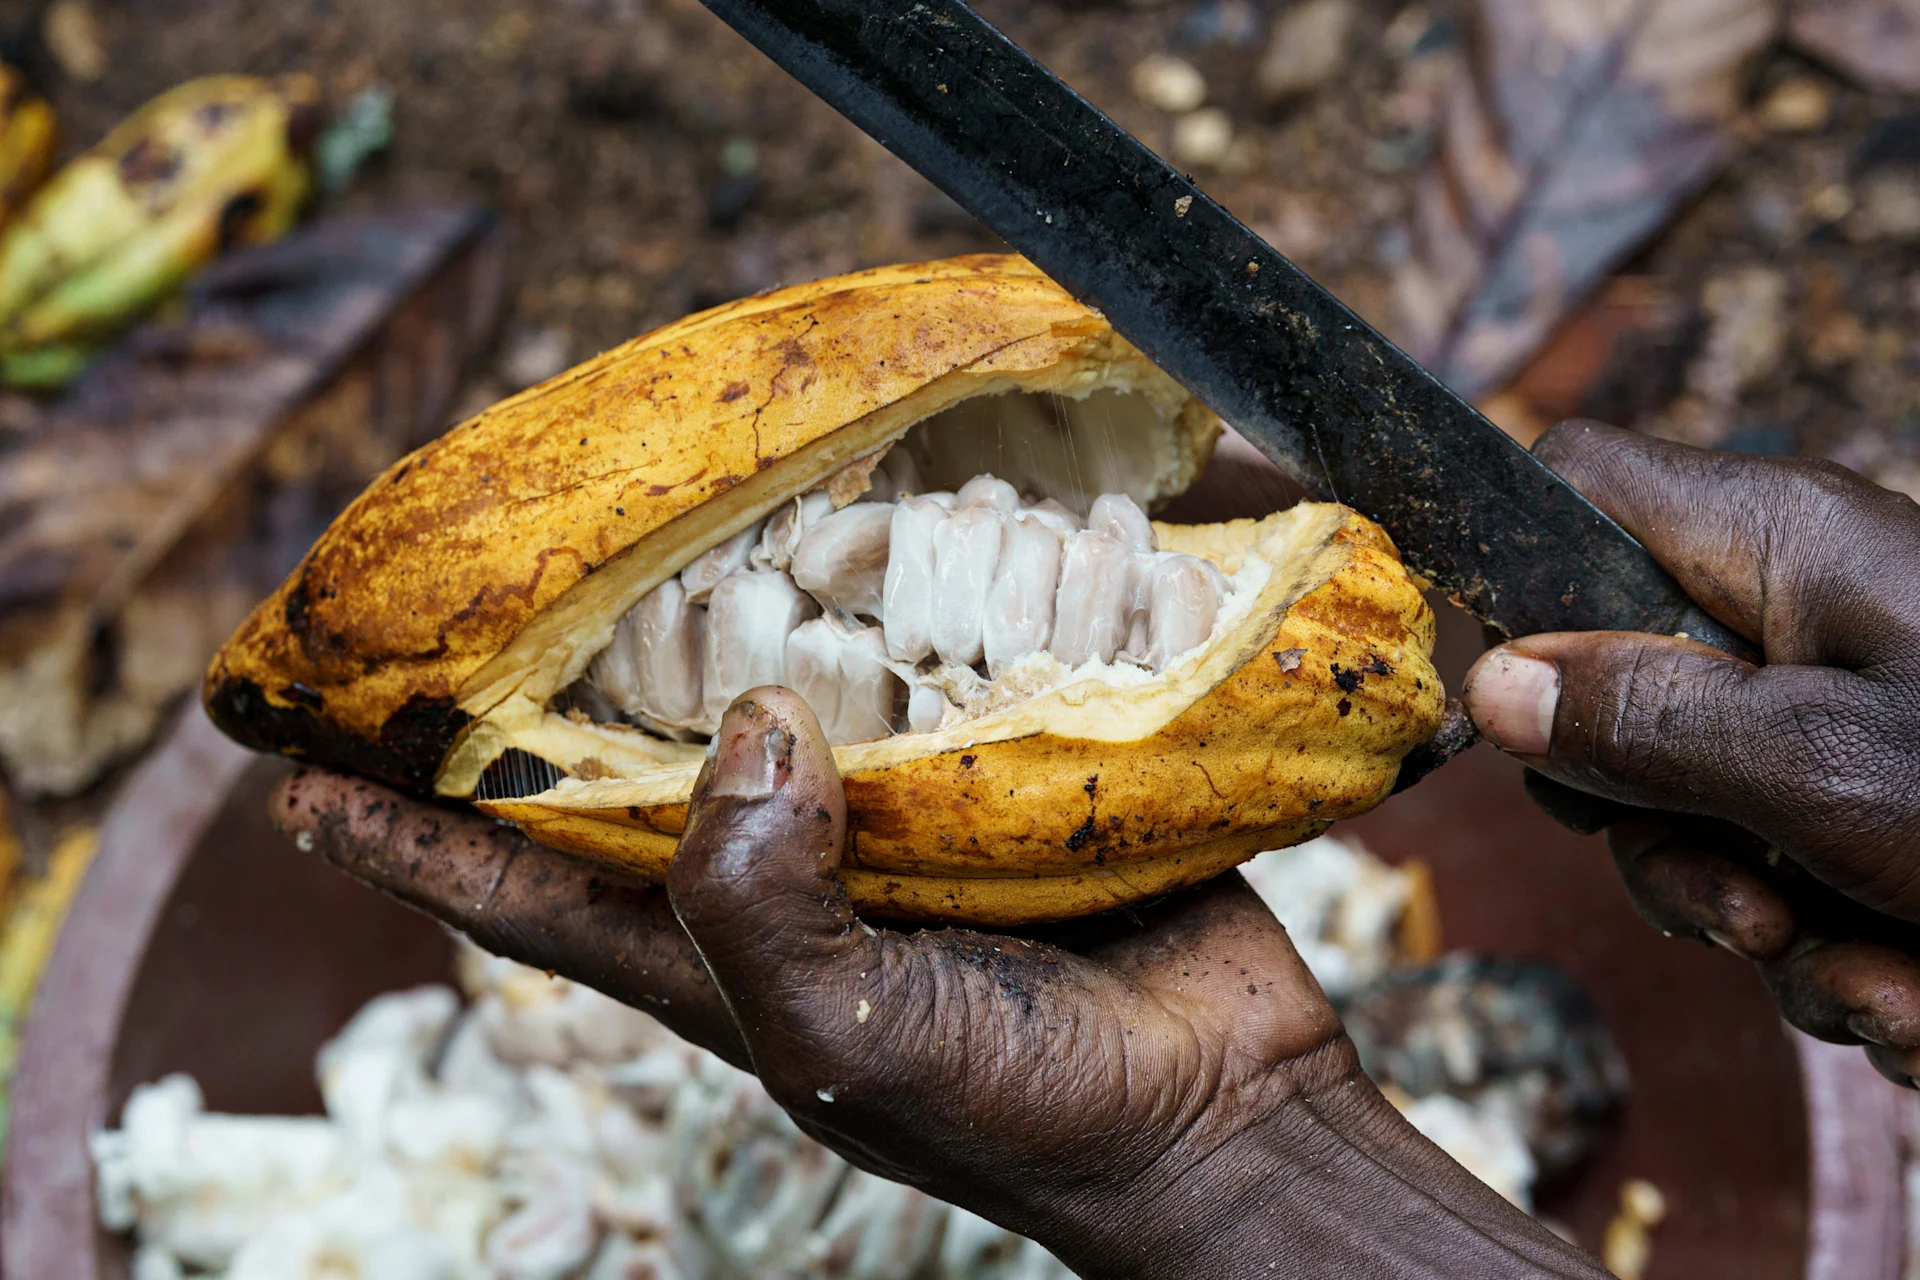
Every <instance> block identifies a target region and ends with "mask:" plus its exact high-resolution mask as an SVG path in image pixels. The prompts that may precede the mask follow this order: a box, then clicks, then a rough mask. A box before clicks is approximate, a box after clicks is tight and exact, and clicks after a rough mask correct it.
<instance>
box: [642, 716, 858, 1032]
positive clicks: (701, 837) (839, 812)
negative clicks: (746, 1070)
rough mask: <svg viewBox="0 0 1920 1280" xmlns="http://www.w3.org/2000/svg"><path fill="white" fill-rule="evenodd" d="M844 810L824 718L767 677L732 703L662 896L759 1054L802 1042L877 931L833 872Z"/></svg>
mask: <svg viewBox="0 0 1920 1280" xmlns="http://www.w3.org/2000/svg"><path fill="white" fill-rule="evenodd" d="M846 827H847V805H846V797H845V795H844V794H843V792H842V791H841V786H840V774H839V771H838V769H837V768H836V766H835V764H834V761H833V753H832V751H831V749H830V748H829V747H828V745H827V740H826V735H825V734H824V733H822V732H821V729H820V722H819V721H818V720H817V719H816V718H815V717H814V714H813V711H812V710H811V709H810V708H809V707H808V706H807V704H806V702H805V701H804V700H802V699H801V698H800V697H799V695H797V694H795V693H793V692H791V691H789V690H786V689H781V688H777V687H774V686H771V685H768V686H763V687H761V688H757V689H750V690H748V691H747V692H746V693H743V694H741V695H740V696H739V697H738V698H736V699H735V700H734V702H733V705H732V706H730V707H728V708H727V711H726V715H725V716H724V717H722V719H721V722H720V729H719V732H718V733H716V734H715V735H714V737H713V741H712V743H711V745H710V746H709V747H708V750H707V762H706V765H705V767H704V768H703V769H702V770H701V771H700V777H699V780H698V781H697V782H696V783H695V784H694V790H693V802H692V804H691V806H690V808H689V812H688V815H687V828H686V833H685V834H684V835H682V836H681V838H680V845H679V848H678V850H677V851H676V852H675V854H674V859H673V865H672V867H671V869H670V870H669V872H668V876H667V891H668V894H669V896H670V898H671V899H672V902H673V909H674V912H675V914H676V915H678V916H679V918H680V922H681V924H682V925H683V926H684V927H685V928H686V931H687V933H688V935H689V936H691V937H692V939H693V943H694V946H695V947H696V948H698V949H699V952H700V955H701V958H702V959H703V960H704V961H705V962H706V965H707V968H708V970H709V971H710V972H711V973H712V974H713V977H714V980H715V982H716V983H717V984H718V986H719V988H720V991H721V994H722V996H723V997H724V998H725V1000H726V1001H727V1004H728V1007H729V1008H730V1009H731V1010H732V1012H733V1015H734V1018H735V1020H736V1021H737V1022H738V1023H739V1025H740V1029H741V1032H742V1034H743V1036H744V1038H745V1039H746V1041H747V1047H748V1051H749V1052H750V1053H751V1054H752V1056H753V1057H754V1059H755V1060H756V1062H757V1061H760V1060H761V1059H762V1058H763V1057H764V1056H765V1055H767V1054H769V1053H791V1052H794V1051H795V1050H802V1051H804V1050H805V1049H806V1048H807V1046H806V1045H805V1044H794V1043H791V1041H792V1040H794V1039H795V1038H796V1037H797V1038H799V1039H801V1040H805V1039H806V1038H807V1037H808V1035H809V1033H810V1030H811V1029H812V1028H815V1027H818V1026H819V1025H821V1023H820V1019H822V1018H824V1017H827V1016H830V1015H831V1014H833V1013H836V1012H838V1010H837V1008H832V1007H828V1006H833V1005H834V1002H835V1001H836V1000H837V999H838V996H839V994H842V993H846V992H848V991H849V990H850V988H851V985H852V984H851V983H848V982H838V981H836V980H835V979H836V977H837V975H838V974H840V973H844V972H846V971H848V970H854V971H857V970H859V969H861V968H871V967H875V966H873V965H871V964H864V965H863V964H862V962H861V959H860V956H861V953H862V952H863V949H864V948H866V947H868V946H870V945H872V941H873V940H872V937H871V935H870V934H869V933H868V932H867V931H866V930H864V929H862V928H859V927H858V926H857V925H856V922H855V920H854V916H853V909H852V907H851V906H850V905H849V904H848V902H847V897H846V892H845V890H844V889H843V888H842V887H841V885H840V882H839V880H838V879H836V878H835V876H834V872H835V870H837V869H838V867H839V865H840V849H841V842H842V841H843V840H844V838H845V836H846Z"/></svg>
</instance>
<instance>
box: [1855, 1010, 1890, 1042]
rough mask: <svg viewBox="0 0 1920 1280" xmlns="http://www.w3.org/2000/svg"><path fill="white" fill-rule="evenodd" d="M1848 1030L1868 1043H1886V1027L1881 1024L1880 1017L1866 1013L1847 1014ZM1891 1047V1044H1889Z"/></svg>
mask: <svg viewBox="0 0 1920 1280" xmlns="http://www.w3.org/2000/svg"><path fill="white" fill-rule="evenodd" d="M1847 1030H1849V1031H1851V1032H1853V1034H1855V1035H1856V1036H1859V1037H1860V1038H1861V1039H1862V1040H1865V1041H1866V1042H1867V1043H1868V1044H1886V1043H1887V1032H1886V1028H1884V1027H1882V1026H1881V1025H1880V1019H1878V1018H1876V1017H1874V1016H1872V1015H1871V1014H1866V1013H1850V1014H1848V1015H1847ZM1889 1047H1891V1046H1889Z"/></svg>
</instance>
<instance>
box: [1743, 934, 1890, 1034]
mask: <svg viewBox="0 0 1920 1280" xmlns="http://www.w3.org/2000/svg"><path fill="white" fill-rule="evenodd" d="M1760 972H1761V974H1762V975H1763V976H1764V977H1765V978H1766V981H1767V985H1768V986H1769V987H1770V988H1771V989H1772V991H1773V995H1774V999H1775V1000H1776V1001H1777V1002H1778V1003H1779V1005H1780V1012H1781V1014H1782V1015H1783V1016H1784V1017H1785V1018H1786V1019H1787V1021H1788V1022H1790V1023H1792V1024H1793V1025H1794V1026H1796V1027H1798V1028H1800V1030H1802V1031H1804V1032H1806V1033H1807V1034H1808V1035H1810V1036H1814V1037H1816V1038H1817V1039H1821V1040H1828V1041H1832V1042H1834V1043H1837V1044H1855V1043H1860V1042H1865V1043H1867V1044H1874V1045H1880V1046H1882V1047H1883V1048H1886V1049H1891V1050H1897V1051H1900V1052H1905V1051H1908V1050H1916V1049H1920V961H1916V960H1915V959H1914V958H1913V957H1912V956H1910V955H1908V954H1906V953H1905V952H1902V951H1897V950H1895V949H1894V948H1892V947H1885V946H1881V945H1879V944H1877V943H1871V942H1818V941H1811V942H1807V943H1804V944H1801V945H1796V946H1795V947H1794V948H1793V949H1792V950H1791V951H1789V952H1788V953H1787V955H1785V956H1783V957H1782V958H1780V959H1778V960H1774V961H1770V962H1768V963H1766V964H1763V965H1762V966H1761V967H1760Z"/></svg>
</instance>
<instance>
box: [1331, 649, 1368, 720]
mask: <svg viewBox="0 0 1920 1280" xmlns="http://www.w3.org/2000/svg"><path fill="white" fill-rule="evenodd" d="M1328 665H1329V667H1330V668H1331V669H1332V671H1333V683H1334V684H1335V685H1336V686H1338V688H1339V690H1340V692H1342V693H1352V692H1353V691H1354V690H1355V689H1358V688H1359V687H1360V685H1361V684H1362V682H1364V681H1365V680H1366V678H1367V677H1366V673H1365V672H1362V671H1342V670H1341V669H1340V664H1339V663H1337V662H1334V663H1329V664H1328ZM1340 714H1341V715H1345V714H1347V713H1346V712H1344V711H1342V712H1341V713H1340Z"/></svg>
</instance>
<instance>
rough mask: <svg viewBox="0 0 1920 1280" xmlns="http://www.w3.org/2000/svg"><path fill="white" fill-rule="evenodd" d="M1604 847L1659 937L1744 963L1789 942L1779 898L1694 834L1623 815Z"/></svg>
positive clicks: (1790, 927) (1767, 956)
mask: <svg viewBox="0 0 1920 1280" xmlns="http://www.w3.org/2000/svg"><path fill="white" fill-rule="evenodd" d="M1608 843H1609V844H1610V845H1611V846H1612V849H1613V859H1614V865H1615V866H1616V867H1618V868H1619V871H1620V878H1621V879H1622V880H1623V881H1625V882H1626V886H1627V893H1628V896H1629V897H1630V898H1632V900H1633V905H1634V908H1635V909H1636V910H1638V911H1639V913H1640V916H1641V918H1642V919H1644V920H1645V921H1646V922H1647V923H1648V924H1650V925H1652V926H1653V927H1654V928H1656V929H1658V930H1660V931H1661V932H1662V933H1666V934H1669V935H1672V936H1677V937H1685V938H1703V939H1705V940H1706V941H1709V942H1714V943H1717V944H1719V945H1720V946H1722V947H1725V948H1726V949H1727V950H1729V951H1731V952H1733V953H1734V954H1735V955H1738V956H1742V957H1744V958H1746V959H1748V960H1771V959H1774V958H1776V957H1778V956H1780V955H1782V954H1784V953H1785V952H1786V949H1787V947H1788V945H1789V944H1790V943H1791V942H1792V941H1793V931H1794V917H1793V910H1792V908H1791V907H1789V906H1788V905H1787V901H1786V899H1785V898H1783V897H1782V896H1781V895H1780V894H1779V892H1778V891H1777V890H1775V889H1774V888H1773V886H1771V885H1769V884H1768V883H1767V882H1766V881H1765V880H1763V879H1762V878H1761V877H1760V876H1759V875H1758V874H1756V873H1755V872H1754V871H1753V870H1752V869H1751V867H1749V866H1747V865H1744V864H1743V863H1741V862H1740V861H1739V860H1738V859H1736V858H1734V857H1732V856H1730V855H1729V854H1728V853H1727V852H1726V851H1725V850H1724V849H1723V848H1716V847H1714V845H1713V844H1712V843H1710V842H1708V841H1706V840H1703V839H1702V838H1701V836H1700V834H1699V833H1696V832H1691V831H1687V830H1683V829H1680V828H1677V827H1676V826H1675V825H1674V824H1673V823H1671V822H1663V821H1659V820H1657V819H1651V818H1644V817H1640V818H1630V819H1627V820H1624V821H1622V822H1619V823H1616V824H1615V825H1614V827H1613V829H1612V832H1611V834H1610V836H1609V840H1608Z"/></svg>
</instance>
